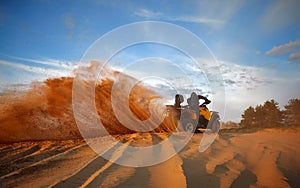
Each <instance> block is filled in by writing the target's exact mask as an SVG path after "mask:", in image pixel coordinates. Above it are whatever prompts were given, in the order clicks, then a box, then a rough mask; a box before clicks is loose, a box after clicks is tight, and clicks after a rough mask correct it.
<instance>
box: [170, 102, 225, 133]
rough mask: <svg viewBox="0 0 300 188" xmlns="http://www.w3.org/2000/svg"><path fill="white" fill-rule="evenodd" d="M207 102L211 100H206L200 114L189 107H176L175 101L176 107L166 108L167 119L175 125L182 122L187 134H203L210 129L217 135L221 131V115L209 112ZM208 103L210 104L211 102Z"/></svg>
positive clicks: (200, 107) (200, 108)
mask: <svg viewBox="0 0 300 188" xmlns="http://www.w3.org/2000/svg"><path fill="white" fill-rule="evenodd" d="M175 98H176V97H175ZM207 101H209V100H206V101H205V102H204V103H203V104H201V105H200V106H199V113H198V112H197V111H196V110H193V109H191V108H190V106H189V105H187V106H183V107H181V106H180V105H176V99H175V105H167V106H166V107H167V114H166V115H167V118H171V119H172V121H173V122H175V123H176V122H180V123H181V125H182V127H183V129H184V131H186V132H190V133H194V132H201V131H203V130H204V129H210V130H211V131H212V132H214V133H216V132H218V131H219V129H220V115H219V113H218V112H215V111H209V109H208V108H207V107H206V104H207ZM180 102H181V101H180ZM182 102H183V101H182ZM205 103H206V104H205ZM208 103H210V101H209V102H208Z"/></svg>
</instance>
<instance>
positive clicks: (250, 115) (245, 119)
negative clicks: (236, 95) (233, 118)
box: [241, 106, 255, 127]
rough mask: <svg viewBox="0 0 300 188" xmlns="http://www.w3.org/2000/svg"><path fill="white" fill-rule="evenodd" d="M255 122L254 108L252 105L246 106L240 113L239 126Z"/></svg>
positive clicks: (250, 125)
mask: <svg viewBox="0 0 300 188" xmlns="http://www.w3.org/2000/svg"><path fill="white" fill-rule="evenodd" d="M254 122H255V110H254V108H253V107H252V106H250V107H249V108H247V109H246V110H245V111H244V114H242V120H241V126H242V127H252V126H253V125H254Z"/></svg>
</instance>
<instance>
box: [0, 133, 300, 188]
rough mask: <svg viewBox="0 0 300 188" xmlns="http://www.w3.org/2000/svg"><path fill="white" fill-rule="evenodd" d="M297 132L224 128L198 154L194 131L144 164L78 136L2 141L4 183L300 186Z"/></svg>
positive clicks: (145, 137) (0, 179)
mask: <svg viewBox="0 0 300 188" xmlns="http://www.w3.org/2000/svg"><path fill="white" fill-rule="evenodd" d="M165 136H166V135H165V134H164V133H147V134H146V133H143V134H140V133H137V134H132V135H124V136H120V139H123V140H124V139H125V140H127V141H126V142H127V144H129V145H136V146H137V145H145V144H146V145H147V144H148V143H149V142H152V141H153V140H152V139H153V138H155V139H157V138H164V137H165ZM299 136H300V128H294V129H292V128H290V129H285V130H281V129H278V128H277V129H267V130H261V131H258V132H254V133H247V134H243V133H229V132H228V133H226V132H223V133H221V134H219V136H218V138H217V140H216V141H215V142H214V143H213V144H212V145H211V147H209V148H208V149H207V150H206V151H205V152H203V153H200V152H198V147H199V143H200V141H201V139H202V137H203V135H202V134H196V135H194V136H193V137H192V139H191V141H190V142H189V143H188V145H186V147H185V148H183V150H182V151H181V152H180V153H179V154H177V155H175V156H174V157H172V158H171V159H169V160H167V161H165V162H163V163H161V164H157V165H154V166H149V167H140V168H133V167H125V166H120V165H118V164H115V163H112V162H111V161H107V160H105V159H103V158H102V157H100V156H98V155H97V154H96V153H95V152H94V151H93V150H91V149H90V148H89V147H88V146H87V145H86V144H85V142H83V141H80V140H78V141H60V142H58V141H45V142H23V143H15V144H5V145H3V144H2V145H1V146H0V147H1V152H0V161H1V163H0V164H1V166H0V169H1V170H0V172H1V175H0V186H1V187H48V186H53V187H80V186H84V187H162V186H164V187H186V186H188V187H299V185H300V181H299V178H298V177H300V160H299V157H298V156H299V148H300V142H299ZM99 139H100V138H99ZM151 140H152V141H151ZM104 141H105V139H104V138H103V142H104ZM120 147H121V148H120ZM122 147H123V148H122ZM124 147H126V145H122V146H116V147H112V148H111V149H108V150H107V151H106V152H108V153H110V156H111V158H110V159H111V160H112V161H115V160H117V159H118V158H120V157H121V156H122V155H124V153H122V151H124V149H125V148H124ZM165 149H172V148H165ZM126 157H130V156H122V160H126Z"/></svg>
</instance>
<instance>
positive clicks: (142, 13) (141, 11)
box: [134, 8, 163, 19]
mask: <svg viewBox="0 0 300 188" xmlns="http://www.w3.org/2000/svg"><path fill="white" fill-rule="evenodd" d="M134 14H135V15H137V16H140V17H143V18H148V19H153V18H159V17H161V16H162V15H163V14H162V13H160V12H154V11H151V10H148V9H145V8H141V9H137V10H136V11H135V12H134Z"/></svg>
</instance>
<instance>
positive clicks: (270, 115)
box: [263, 99, 283, 127]
mask: <svg viewBox="0 0 300 188" xmlns="http://www.w3.org/2000/svg"><path fill="white" fill-rule="evenodd" d="M263 115H264V119H263V123H264V125H263V126H265V127H278V126H280V125H281V124H282V119H283V116H282V112H281V111H280V109H279V106H278V102H276V101H275V100H273V99H272V100H270V101H266V102H265V103H264V105H263Z"/></svg>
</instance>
